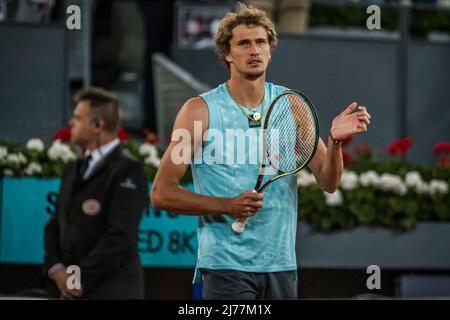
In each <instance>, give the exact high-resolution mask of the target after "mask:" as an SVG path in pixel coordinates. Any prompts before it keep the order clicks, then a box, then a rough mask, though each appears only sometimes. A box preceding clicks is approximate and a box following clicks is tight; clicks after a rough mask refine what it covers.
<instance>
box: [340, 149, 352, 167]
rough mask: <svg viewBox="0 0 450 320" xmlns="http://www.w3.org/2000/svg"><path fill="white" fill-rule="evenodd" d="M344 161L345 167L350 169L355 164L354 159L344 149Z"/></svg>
mask: <svg viewBox="0 0 450 320" xmlns="http://www.w3.org/2000/svg"><path fill="white" fill-rule="evenodd" d="M342 159H343V160H344V167H348V166H349V165H351V164H352V162H353V157H352V156H351V154H350V153H348V152H347V150H345V149H342Z"/></svg>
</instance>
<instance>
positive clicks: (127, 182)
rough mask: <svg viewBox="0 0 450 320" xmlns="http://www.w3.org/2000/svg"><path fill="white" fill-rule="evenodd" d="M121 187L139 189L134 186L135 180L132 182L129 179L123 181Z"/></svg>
mask: <svg viewBox="0 0 450 320" xmlns="http://www.w3.org/2000/svg"><path fill="white" fill-rule="evenodd" d="M120 186H121V187H122V188H126V189H132V190H135V189H136V188H137V187H136V185H135V184H134V182H133V180H131V179H130V178H127V179H126V180H125V181H122V182H121V183H120Z"/></svg>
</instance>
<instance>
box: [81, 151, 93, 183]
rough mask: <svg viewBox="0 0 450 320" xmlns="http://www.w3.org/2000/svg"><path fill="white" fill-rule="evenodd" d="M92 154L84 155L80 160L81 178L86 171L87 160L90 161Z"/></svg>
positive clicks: (87, 166)
mask: <svg viewBox="0 0 450 320" xmlns="http://www.w3.org/2000/svg"><path fill="white" fill-rule="evenodd" d="M91 159H92V156H91V155H88V156H87V157H84V158H83V160H82V161H81V165H80V177H81V178H83V177H84V174H85V173H86V170H87V169H88V168H89V161H91Z"/></svg>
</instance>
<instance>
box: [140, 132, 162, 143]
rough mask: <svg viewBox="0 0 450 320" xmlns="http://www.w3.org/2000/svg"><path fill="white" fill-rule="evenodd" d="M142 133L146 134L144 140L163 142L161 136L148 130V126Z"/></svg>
mask: <svg viewBox="0 0 450 320" xmlns="http://www.w3.org/2000/svg"><path fill="white" fill-rule="evenodd" d="M142 133H143V135H144V141H145V142H148V143H151V144H158V143H160V142H161V139H160V138H159V136H158V135H157V134H156V133H154V132H153V131H150V130H148V129H147V128H145V129H143V130H142Z"/></svg>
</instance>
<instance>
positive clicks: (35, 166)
mask: <svg viewBox="0 0 450 320" xmlns="http://www.w3.org/2000/svg"><path fill="white" fill-rule="evenodd" d="M25 173H26V175H28V176H33V175H35V174H39V173H42V167H41V165H40V164H39V163H36V162H31V163H30V164H29V165H28V166H27V167H26V168H25Z"/></svg>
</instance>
